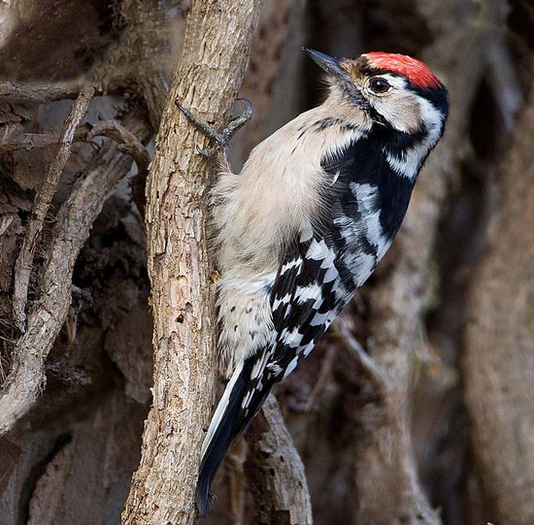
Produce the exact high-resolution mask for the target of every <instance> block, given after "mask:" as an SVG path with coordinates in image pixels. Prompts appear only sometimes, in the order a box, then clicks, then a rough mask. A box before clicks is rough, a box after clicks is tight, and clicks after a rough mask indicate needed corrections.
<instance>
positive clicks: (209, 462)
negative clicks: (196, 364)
mask: <svg viewBox="0 0 534 525" xmlns="http://www.w3.org/2000/svg"><path fill="white" fill-rule="evenodd" d="M253 366H254V358H249V359H247V360H246V361H245V363H244V365H243V369H242V371H241V373H240V375H239V377H238V379H237V381H236V382H235V384H234V385H233V388H232V391H231V392H230V395H229V398H228V405H227V406H226V409H225V411H224V414H223V415H222V417H221V420H220V421H219V423H218V425H217V428H216V430H215V433H214V435H213V437H212V439H211V442H210V444H209V445H208V447H207V449H206V450H205V452H204V454H203V456H202V462H201V464H200V470H199V475H198V482H197V488H196V494H195V498H196V504H197V508H198V510H199V512H200V514H202V515H203V516H204V515H205V514H206V513H207V512H208V509H209V507H210V505H211V502H212V499H213V495H212V494H211V492H210V488H211V483H212V481H213V478H214V477H215V474H216V473H217V470H219V467H220V466H221V463H222V462H223V459H224V456H225V455H226V452H227V451H228V448H229V447H230V444H231V442H232V439H233V438H234V436H235V435H236V434H237V433H238V432H239V428H236V426H237V425H238V421H239V420H240V417H239V413H240V411H241V403H242V401H243V398H244V397H245V394H246V392H247V387H248V386H249V383H250V373H251V371H252V367H253Z"/></svg>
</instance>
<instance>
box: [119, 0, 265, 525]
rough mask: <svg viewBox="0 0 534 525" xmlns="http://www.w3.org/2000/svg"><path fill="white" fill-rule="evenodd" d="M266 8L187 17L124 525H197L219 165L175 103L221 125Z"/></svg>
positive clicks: (203, 11)
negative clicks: (210, 209)
mask: <svg viewBox="0 0 534 525" xmlns="http://www.w3.org/2000/svg"><path fill="white" fill-rule="evenodd" d="M260 5H261V2H260V1H259V0H246V1H239V2H238V1H229V2H226V3H225V6H224V9H223V8H222V7H220V6H219V5H218V4H217V3H211V2H203V1H200V0H197V1H195V2H193V3H192V5H191V11H190V13H189V17H188V20H187V28H186V35H185V41H184V51H183V56H182V60H181V63H180V66H179V67H178V70H177V72H176V75H175V81H174V84H173V87H172V89H171V91H170V94H169V97H168V99H167V106H166V109H165V111H164V113H163V119H162V123H161V127H160V131H159V134H158V139H157V144H156V154H155V157H154V160H153V163H152V168H151V173H150V176H149V180H148V186H147V210H146V222H147V231H148V268H149V275H150V279H151V282H152V307H153V312H154V337H153V344H154V390H153V396H154V398H153V405H152V408H151V410H150V413H149V415H148V419H147V421H146V424H145V432H144V436H143V449H142V458H141V463H140V466H139V469H138V470H137V472H136V473H135V474H134V477H133V480H132V487H131V491H130V494H129V496H128V499H127V501H126V505H125V510H124V512H123V518H122V519H123V523H125V524H133V523H135V524H142V523H147V524H148V523H159V522H162V523H167V522H172V523H180V524H185V523H196V522H197V520H198V514H197V512H196V509H195V507H194V498H193V493H194V487H195V483H196V476H197V469H198V461H199V455H200V447H201V443H202V439H203V436H204V430H205V429H206V428H207V423H208V418H209V415H210V413H211V409H212V406H213V402H214V398H213V394H214V393H215V388H214V385H215V371H216V368H217V367H216V366H215V361H216V356H215V349H214V344H213V343H214V331H215V327H214V323H213V290H212V287H211V286H210V285H209V279H210V275H211V268H210V265H209V260H208V257H207V251H206V245H205V235H204V209H203V195H204V193H205V189H206V183H207V180H208V175H209V173H210V166H211V164H210V163H209V162H206V160H205V159H203V158H202V157H200V156H199V155H198V154H197V153H196V146H197V145H200V146H201V147H206V146H208V145H209V144H208V140H207V139H206V137H204V136H203V135H202V134H201V133H199V132H198V131H197V130H195V129H193V127H192V126H191V125H190V124H188V123H187V122H186V120H185V117H183V116H181V115H180V113H179V111H178V109H177V108H176V106H175V101H176V100H179V101H180V102H181V103H182V104H184V105H185V106H187V107H188V108H190V109H191V110H192V111H193V112H194V113H195V114H196V115H198V116H199V117H200V118H202V119H204V120H206V121H208V122H215V126H216V127H219V128H222V124H223V123H224V121H225V119H223V118H222V117H223V116H224V115H227V113H228V111H229V109H230V107H231V105H232V102H233V100H234V98H235V96H236V94H237V90H238V88H239V85H240V84H241V80H242V77H243V73H244V69H245V66H246V63H247V57H248V52H249V47H250V41H251V38H252V33H253V30H254V27H255V24H256V21H257V18H258V15H259V10H260Z"/></svg>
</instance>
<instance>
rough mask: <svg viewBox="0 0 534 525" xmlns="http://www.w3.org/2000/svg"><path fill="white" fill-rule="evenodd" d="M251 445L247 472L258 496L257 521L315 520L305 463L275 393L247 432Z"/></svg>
mask: <svg viewBox="0 0 534 525" xmlns="http://www.w3.org/2000/svg"><path fill="white" fill-rule="evenodd" d="M247 441H248V443H249V445H250V451H249V456H248V460H247V473H248V477H249V479H250V487H251V489H252V493H253V495H254V500H255V505H254V511H255V515H256V521H257V523H269V524H271V525H311V524H312V523H313V519H312V512H311V502H310V494H309V492H308V482H307V480H306V474H305V472H304V465H303V464H302V461H301V459H300V457H299V454H298V452H297V449H296V448H295V445H294V443H293V439H292V437H291V434H290V433H289V431H288V430H287V428H286V426H285V424H284V418H283V416H282V412H281V411H280V407H279V406H278V403H277V402H276V399H275V398H274V396H272V395H270V396H269V397H268V398H267V400H266V402H265V404H264V405H263V409H262V411H261V413H260V414H259V415H258V416H257V417H256V418H255V420H254V421H253V422H252V424H251V427H250V430H249V431H248V432H247Z"/></svg>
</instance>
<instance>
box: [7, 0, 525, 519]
mask: <svg viewBox="0 0 534 525" xmlns="http://www.w3.org/2000/svg"><path fill="white" fill-rule="evenodd" d="M228 1H229V0H228ZM206 2H207V4H209V5H210V8H213V9H221V10H224V9H225V7H226V4H227V1H225V0H206ZM232 3H235V2H232ZM237 3H238V4H239V2H237ZM189 8H190V6H189V3H188V2H187V1H179V0H48V1H47V2H40V1H37V0H3V1H2V2H1V3H0V383H2V390H1V391H0V394H1V395H2V397H0V434H1V436H2V437H1V438H0V524H1V525H26V524H32V525H72V524H74V523H76V524H78V525H85V524H87V525H89V524H91V525H100V524H102V525H112V524H118V523H120V513H121V510H122V508H123V505H124V502H125V499H126V497H127V495H128V493H129V490H130V483H131V478H132V473H133V472H134V471H135V469H136V468H137V466H138V465H139V461H140V453H141V442H142V433H143V425H144V421H145V418H146V416H147V413H148V410H149V406H150V402H151V390H150V388H151V385H152V351H151V347H152V343H151V334H152V321H151V314H150V308H149V288H150V285H149V279H148V275H147V263H146V250H145V248H146V237H145V227H144V221H143V215H144V210H145V197H144V186H145V179H146V173H147V169H148V168H147V165H148V162H149V159H150V156H151V155H152V153H153V150H154V137H155V134H156V132H157V130H158V128H159V123H160V119H161V115H162V112H163V108H164V104H165V96H166V93H167V91H168V89H169V87H170V85H171V83H172V72H173V70H174V68H175V67H176V65H177V64H178V63H179V61H180V58H181V47H182V41H183V36H184V28H185V23H186V18H187V15H188V12H189ZM244 16H245V15H244ZM303 45H306V46H309V47H312V48H314V49H318V50H320V51H323V52H325V53H329V54H332V55H335V56H347V57H353V56H357V55H359V54H360V53H362V52H365V51H371V50H376V51H378V50H380V51H389V52H399V53H406V54H409V55H412V56H414V57H417V58H420V59H422V60H424V61H425V62H427V63H428V64H429V66H430V67H431V68H432V70H433V71H435V72H436V74H437V75H438V76H439V77H440V78H441V79H442V80H443V81H444V83H445V84H446V85H447V86H448V88H449V92H450V102H451V115H450V118H449V122H448V125H447V130H446V133H445V136H444V138H443V139H442V141H441V143H440V144H439V146H438V147H437V149H436V150H435V151H434V152H433V153H432V155H431V156H430V158H429V160H428V162H427V164H426V166H425V168H424V170H423V172H422V174H421V176H420V179H419V182H418V184H417V186H416V191H415V194H414V197H413V199H412V203H411V205H410V209H409V212H408V216H407V218H406V220H405V222H404V224H403V226H402V229H401V232H400V233H399V236H398V238H397V239H396V240H395V242H394V245H393V247H392V249H391V250H390V252H389V253H388V255H387V257H386V258H385V260H384V261H383V262H382V263H381V264H380V265H379V267H378V269H377V271H376V273H375V275H374V276H373V277H372V279H371V281H370V282H369V283H368V284H367V285H366V286H365V288H364V289H362V290H361V291H360V293H359V294H358V295H357V297H356V299H355V300H354V302H353V304H352V305H351V306H350V307H349V308H348V309H347V310H346V311H345V312H344V314H343V316H342V322H341V323H337V324H336V325H335V326H334V327H332V330H330V332H329V333H328V334H327V336H326V337H325V338H324V340H323V341H322V342H321V344H320V345H319V347H318V348H317V349H316V350H315V351H314V353H313V354H312V356H311V357H310V358H309V359H308V360H307V361H305V362H304V363H303V365H302V366H301V368H300V369H299V370H297V371H296V372H295V373H294V374H293V375H292V376H291V377H290V378H289V379H288V380H286V381H285V382H284V383H282V384H281V385H280V386H279V387H278V389H277V390H276V392H275V394H276V397H277V399H278V402H279V404H280V406H281V409H282V412H283V414H284V420H285V424H286V425H287V429H288V430H289V434H290V435H289V434H287V432H286V429H285V428H284V426H283V425H282V424H281V422H280V417H279V415H278V420H277V421H278V422H276V421H274V420H272V419H271V418H270V417H265V420H266V421H267V426H269V424H270V425H271V426H276V425H278V426H276V431H274V432H273V431H271V436H270V437H271V438H272V437H273V434H274V436H275V437H280V440H279V441H280V442H282V441H283V442H284V446H288V447H290V448H292V447H293V445H292V443H291V438H292V440H293V441H294V444H295V447H296V449H297V450H298V453H299V454H300V457H301V459H302V462H303V464H304V467H305V474H306V477H305V479H304V481H302V480H300V481H299V482H298V485H299V486H298V487H297V488H295V486H292V487H289V488H288V491H289V492H291V491H293V490H295V491H296V492H299V493H300V496H302V497H301V498H300V499H298V498H297V499H298V502H297V500H295V501H294V502H293V503H292V504H288V507H287V508H285V509H284V508H276V509H275V507H276V505H278V507H280V505H281V504H279V503H276V504H275V503H273V501H274V500H275V499H276V498H274V496H273V495H272V494H266V492H265V490H260V489H261V488H262V487H264V486H265V483H264V482H265V479H264V478H265V475H267V477H268V476H270V475H272V476H274V475H275V472H274V470H275V469H274V468H273V466H272V465H275V464H276V461H274V463H273V458H274V459H275V460H276V458H275V456H276V447H275V448H274V449H273V448H272V446H273V445H272V443H271V442H270V441H268V439H267V437H266V436H264V435H263V434H262V432H263V431H262V430H261V428H260V430H257V429H256V428H254V427H253V428H251V432H250V433H249V435H248V436H247V439H246V440H245V442H241V443H240V444H238V445H237V446H236V447H234V449H233V450H232V452H231V454H230V456H229V458H227V461H226V463H225V466H224V468H223V469H221V472H220V473H219V476H218V478H217V481H216V483H215V487H214V490H215V492H216V494H217V495H218V496H219V498H218V499H217V500H216V501H215V504H214V506H213V509H212V511H211V513H210V514H209V516H208V518H207V519H206V520H205V521H204V522H203V523H206V524H215V523H217V524H232V525H234V524H235V525H245V524H251V523H258V524H264V523H265V524H266V523H269V524H273V525H282V524H284V525H287V524H296V523H300V524H301V525H303V524H304V523H311V519H310V518H309V517H305V518H302V519H300V518H299V519H300V521H299V520H297V518H295V513H296V511H297V510H298V509H294V508H290V507H291V505H295V506H296V505H304V506H305V504H303V503H302V501H307V498H308V491H309V499H310V500H311V507H312V511H313V522H314V523H315V524H316V525H334V524H348V525H364V524H365V525H390V524H395V525H397V524H399V525H412V524H413V525H415V524H418V525H427V524H432V525H437V524H444V525H478V524H485V523H487V522H491V523H494V524H495V525H532V524H533V523H534V313H533V312H534V308H533V305H534V147H533V146H532V144H533V141H534V90H532V78H533V75H532V73H533V61H532V55H533V52H534V5H533V4H532V3H531V2H529V1H528V0H510V1H508V2H506V1H504V0H478V1H476V0H441V1H440V0H405V1H402V2H400V1H398V0H330V1H328V2H322V1H319V0H306V1H304V0H265V2H264V5H263V8H262V11H261V15H260V20H259V24H258V27H257V29H256V31H255V33H254V37H253V40H252V49H251V56H250V62H249V65H248V69H247V71H246V73H245V77H244V81H243V86H242V89H241V91H240V96H242V97H246V98H248V99H249V100H250V101H251V102H252V104H253V106H254V110H255V113H254V118H253V120H252V121H251V122H250V123H249V124H248V125H247V126H246V127H245V128H244V129H243V130H241V131H240V132H239V134H238V135H237V136H236V138H235V139H234V141H233V142H232V146H231V150H232V156H233V163H234V166H235V167H236V169H237V168H238V167H239V166H240V165H241V163H242V162H243V160H244V159H245V158H246V156H247V155H248V153H249V152H250V150H251V148H252V147H254V145H255V144H257V143H258V142H259V141H261V140H262V139H263V138H265V137H266V136H268V135H269V134H270V133H272V132H273V131H274V130H275V129H277V128H278V127H280V126H281V125H282V124H284V123H285V122H287V121H288V120H289V119H291V118H293V117H294V116H295V115H297V114H298V113H300V112H302V111H304V110H306V109H307V108H309V107H310V106H312V105H314V104H317V103H318V102H319V101H320V99H321V91H322V85H321V81H320V78H319V73H318V70H317V68H316V67H315V66H314V65H313V64H312V63H311V61H309V60H307V59H306V57H305V56H304V54H303V53H302V52H301V47H302V46H303ZM58 143H60V144H61V147H59V148H58V146H57V144H58ZM273 410H274V411H275V413H277V412H276V410H277V409H276V408H273ZM275 419H276V418H275ZM273 421H274V422H273ZM264 425H265V423H264ZM260 426H261V425H260ZM290 436H291V437H290ZM275 441H276V440H275ZM191 454H192V456H193V455H194V454H197V451H192V452H191ZM282 460H283V457H282ZM266 465H267V468H266ZM278 467H280V465H278ZM271 470H272V472H271ZM265 472H267V474H265ZM262 476H263V477H262ZM294 481H295V480H294V479H293V482H294ZM294 484H295V483H294ZM306 485H307V487H306ZM251 487H252V489H253V490H251ZM273 490H274V489H273ZM271 497H272V498H273V501H271V500H270V499H269V498H271ZM299 502H300V503H299ZM282 507H283V505H282ZM303 515H306V512H303ZM194 519H195V518H193V520H194ZM192 522H193V521H191V523H192Z"/></svg>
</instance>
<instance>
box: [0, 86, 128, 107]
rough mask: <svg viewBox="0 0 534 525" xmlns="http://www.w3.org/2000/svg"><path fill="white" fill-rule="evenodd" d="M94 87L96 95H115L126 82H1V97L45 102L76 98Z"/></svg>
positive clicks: (9, 100) (9, 99) (12, 100)
mask: <svg viewBox="0 0 534 525" xmlns="http://www.w3.org/2000/svg"><path fill="white" fill-rule="evenodd" d="M86 89H92V90H93V93H94V95H95V96H100V95H113V94H116V93H122V92H123V91H124V90H125V86H124V84H121V83H118V82H117V81H115V80H109V81H107V82H106V84H105V85H104V84H103V83H98V82H87V81H79V80H76V81H70V82H57V83H54V84H51V83H50V82H46V83H40V84H21V83H18V82H17V83H13V82H0V99H3V100H4V101H5V102H10V103H13V102H33V103H34V104H43V103H45V102H54V101H57V100H65V99H76V98H78V96H79V95H80V93H81V92H82V91H83V90H86Z"/></svg>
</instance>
